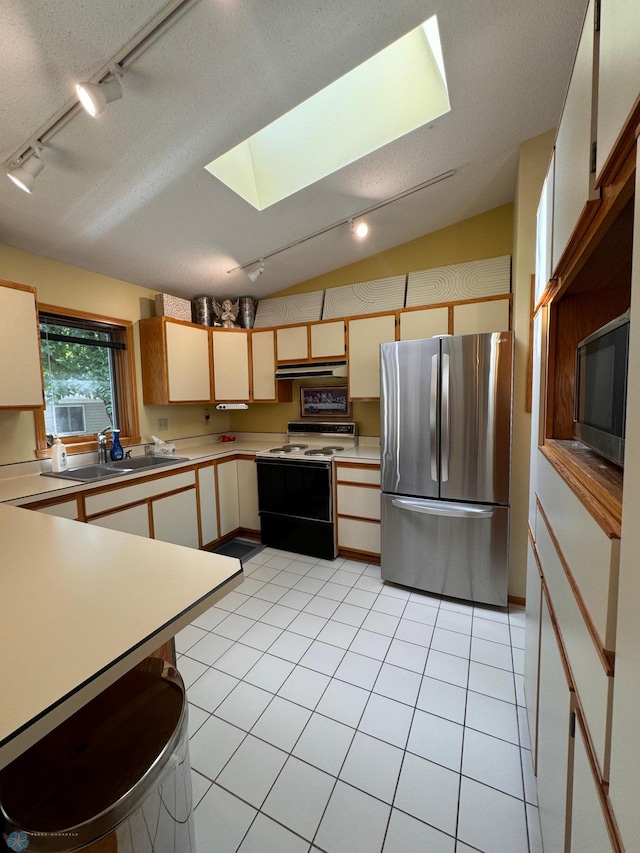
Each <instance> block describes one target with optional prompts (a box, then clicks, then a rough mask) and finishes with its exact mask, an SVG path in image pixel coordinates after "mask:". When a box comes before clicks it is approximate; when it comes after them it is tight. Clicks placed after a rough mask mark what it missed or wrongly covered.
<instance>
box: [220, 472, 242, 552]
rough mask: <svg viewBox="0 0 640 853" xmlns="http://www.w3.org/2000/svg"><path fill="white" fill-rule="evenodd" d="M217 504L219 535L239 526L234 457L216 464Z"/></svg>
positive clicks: (223, 534) (236, 476) (236, 475)
mask: <svg viewBox="0 0 640 853" xmlns="http://www.w3.org/2000/svg"><path fill="white" fill-rule="evenodd" d="M218 505H219V507H220V536H225V535H226V534H227V533H231V531H232V530H236V529H237V528H238V527H240V511H239V506H238V466H237V462H236V460H235V459H230V460H229V461H228V462H221V463H220V464H219V465H218Z"/></svg>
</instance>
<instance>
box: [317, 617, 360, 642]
mask: <svg viewBox="0 0 640 853" xmlns="http://www.w3.org/2000/svg"><path fill="white" fill-rule="evenodd" d="M357 633H358V629H357V628H356V627H355V626H354V625H345V624H344V623H343V622H334V621H333V620H330V621H329V622H327V623H326V625H325V626H324V628H323V629H322V631H320V633H319V634H318V637H317V639H318V640H320V641H321V642H323V643H328V644H329V645H330V646H339V647H340V648H341V649H348V648H349V646H350V645H351V643H352V642H353V638H354V637H355V636H356V634H357Z"/></svg>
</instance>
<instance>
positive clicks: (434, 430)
mask: <svg viewBox="0 0 640 853" xmlns="http://www.w3.org/2000/svg"><path fill="white" fill-rule="evenodd" d="M437 406H438V355H437V354H436V355H434V356H432V357H431V393H430V395H429V453H430V456H431V479H432V480H433V481H434V482H435V483H437V482H438V456H437V453H438V409H437Z"/></svg>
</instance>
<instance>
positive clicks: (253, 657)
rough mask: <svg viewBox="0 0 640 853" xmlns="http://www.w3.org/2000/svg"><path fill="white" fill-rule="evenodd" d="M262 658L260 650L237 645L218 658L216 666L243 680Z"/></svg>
mask: <svg viewBox="0 0 640 853" xmlns="http://www.w3.org/2000/svg"><path fill="white" fill-rule="evenodd" d="M276 642H277V641H276ZM261 657H262V652H261V651H260V650H259V649H252V648H251V647H250V646H243V645H241V644H240V643H236V644H234V645H233V646H232V647H231V648H230V649H229V651H228V652H225V653H224V654H223V655H222V657H220V658H218V660H217V661H216V662H215V664H214V666H215V668H216V669H219V670H221V671H222V672H226V673H227V675H233V676H234V677H235V678H243V677H244V676H245V675H246V674H247V673H248V672H249V670H250V669H251V667H252V666H254V664H256V663H257V662H258V661H259V660H260V658H261Z"/></svg>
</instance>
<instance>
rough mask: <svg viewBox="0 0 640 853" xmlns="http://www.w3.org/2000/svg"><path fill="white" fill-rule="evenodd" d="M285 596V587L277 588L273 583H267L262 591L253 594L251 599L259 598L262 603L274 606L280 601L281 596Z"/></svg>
mask: <svg viewBox="0 0 640 853" xmlns="http://www.w3.org/2000/svg"><path fill="white" fill-rule="evenodd" d="M286 594H287V590H286V589H285V587H283V586H277V585H276V584H275V583H267V584H265V585H264V586H263V587H262V589H260V590H258V592H256V593H254V595H253V598H261V599H263V600H264V601H270V602H271V603H272V604H275V602H276V601H280V599H281V598H282V597H283V595H286Z"/></svg>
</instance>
